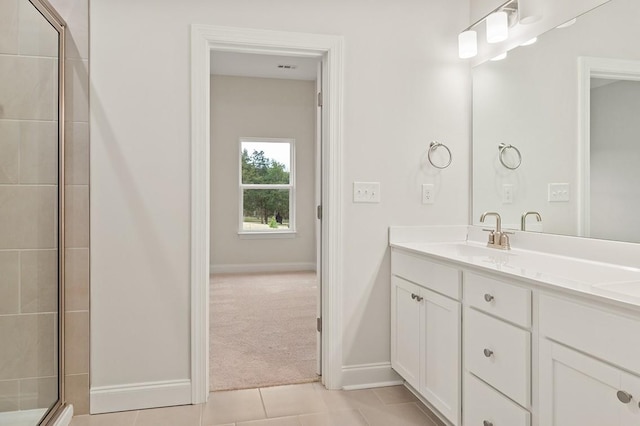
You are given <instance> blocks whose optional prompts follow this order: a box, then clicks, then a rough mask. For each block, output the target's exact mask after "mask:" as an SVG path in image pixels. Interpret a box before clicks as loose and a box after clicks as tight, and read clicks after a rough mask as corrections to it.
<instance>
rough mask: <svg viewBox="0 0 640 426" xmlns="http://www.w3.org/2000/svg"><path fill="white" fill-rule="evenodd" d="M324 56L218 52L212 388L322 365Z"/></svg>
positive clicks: (305, 377) (213, 96)
mask: <svg viewBox="0 0 640 426" xmlns="http://www.w3.org/2000/svg"><path fill="white" fill-rule="evenodd" d="M318 65H319V59H316V58H300V57H290V56H280V55H263V54H252V53H236V52H224V51H216V50H213V51H212V52H211V66H210V70H211V80H210V100H211V114H210V127H211V148H210V149H211V156H210V165H211V182H210V189H211V194H210V195H211V210H210V211H211V228H210V229H211V240H210V247H211V258H210V259H211V287H210V295H211V296H210V297H211V310H210V315H211V320H210V351H209V353H210V356H209V359H210V380H209V382H210V388H211V391H220V390H233V389H246V388H259V387H267V386H275V385H282V384H297V383H306V382H311V381H317V380H318V377H319V375H320V371H317V369H316V367H317V366H318V365H319V364H318V362H317V360H318V359H319V357H320V347H319V345H318V343H319V342H320V339H316V333H317V332H318V331H317V329H316V318H317V316H318V317H319V309H318V306H317V305H318V303H319V301H320V280H319V279H318V278H319V276H318V275H317V273H316V270H317V267H316V259H317V257H316V253H319V252H320V251H321V250H320V247H321V232H316V222H317V221H319V220H318V218H316V216H315V212H316V205H317V204H318V203H319V202H318V201H317V200H319V199H320V197H319V192H318V193H316V192H317V191H316V189H317V188H319V187H320V186H319V185H316V181H320V180H321V177H320V174H319V172H317V173H316V164H317V163H316V161H315V158H316V151H317V150H316V146H319V144H320V141H319V140H318V141H316V134H317V133H316V128H321V122H316V120H321V114H318V113H317V109H319V108H320V106H319V105H318V103H317V93H319V92H320V91H319V89H318V85H317V84H316V81H318V80H319V76H318V75H317V74H318V69H319V67H318ZM318 134H319V133H318ZM318 151H319V150H318ZM318 164H319V163H318ZM317 230H318V231H319V230H320V228H317ZM317 342H318V343H317Z"/></svg>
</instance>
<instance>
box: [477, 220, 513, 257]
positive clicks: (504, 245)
mask: <svg viewBox="0 0 640 426" xmlns="http://www.w3.org/2000/svg"><path fill="white" fill-rule="evenodd" d="M487 216H495V217H496V229H495V230H493V229H484V231H489V241H488V242H487V247H491V248H497V249H501V250H510V249H511V244H510V243H509V235H507V234H513V232H504V231H502V219H501V218H500V215H499V214H498V213H496V212H484V213H482V216H480V222H481V223H484V220H485V219H486V218H487Z"/></svg>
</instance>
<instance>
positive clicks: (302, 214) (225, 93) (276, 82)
mask: <svg viewBox="0 0 640 426" xmlns="http://www.w3.org/2000/svg"><path fill="white" fill-rule="evenodd" d="M315 119H316V82H315V81H304V80H284V79H275V78H250V77H231V76H212V77H211V262H210V264H211V265H212V270H213V271H221V270H222V271H225V270H226V271H229V270H235V269H236V267H238V266H242V265H245V266H249V267H260V265H263V264H267V263H270V264H280V265H283V266H284V265H286V266H287V267H295V266H297V267H301V268H305V267H306V268H309V267H310V266H315V262H316V252H315V215H314V212H315V206H314V191H315V160H314V158H315V155H314V153H315ZM241 137H264V138H292V139H295V155H296V159H295V185H296V190H295V191H296V235H295V238H276V239H274V238H270V239H240V238H239V236H238V218H239V213H238V211H239V204H238V202H239V199H240V197H241V193H240V189H239V187H238V176H239V168H240V159H239V148H238V146H239V139H240V138H241Z"/></svg>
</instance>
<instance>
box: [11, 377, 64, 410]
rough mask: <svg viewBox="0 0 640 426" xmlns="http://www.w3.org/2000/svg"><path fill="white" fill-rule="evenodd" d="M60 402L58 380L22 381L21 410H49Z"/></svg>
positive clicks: (44, 378) (48, 378) (47, 378)
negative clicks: (55, 403)
mask: <svg viewBox="0 0 640 426" xmlns="http://www.w3.org/2000/svg"><path fill="white" fill-rule="evenodd" d="M57 400H58V378H57V377H43V378H37V379H25V380H20V409H21V410H32V409H35V408H49V407H50V406H52V405H53V403H54V402H56V401H57Z"/></svg>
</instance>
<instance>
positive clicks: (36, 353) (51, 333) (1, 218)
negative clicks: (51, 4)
mask: <svg viewBox="0 0 640 426" xmlns="http://www.w3.org/2000/svg"><path fill="white" fill-rule="evenodd" d="M0 8H1V10H0V75H2V76H3V77H2V78H1V79H0V94H1V95H0V336H2V337H1V338H2V341H1V342H0V411H2V412H4V411H18V410H29V409H35V408H47V407H49V406H50V405H51V404H52V403H53V402H55V400H56V399H57V377H56V370H57V369H56V362H57V353H56V347H57V344H56V343H57V342H56V340H57V336H56V323H57V317H58V314H57V281H58V278H57V259H58V251H57V185H56V184H57V173H58V169H57V143H58V135H57V131H58V130H57V129H58V126H57V114H58V105H57V99H58V94H57V90H56V88H57V84H58V72H57V67H58V60H57V51H58V49H57V37H56V32H55V30H54V29H53V28H52V27H50V26H49V24H48V23H47V22H46V21H44V20H43V19H42V18H41V16H40V14H39V13H38V11H37V10H36V9H35V8H34V7H33V6H32V5H31V4H30V3H28V2H27V1H24V0H23V1H18V0H2V1H0Z"/></svg>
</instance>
